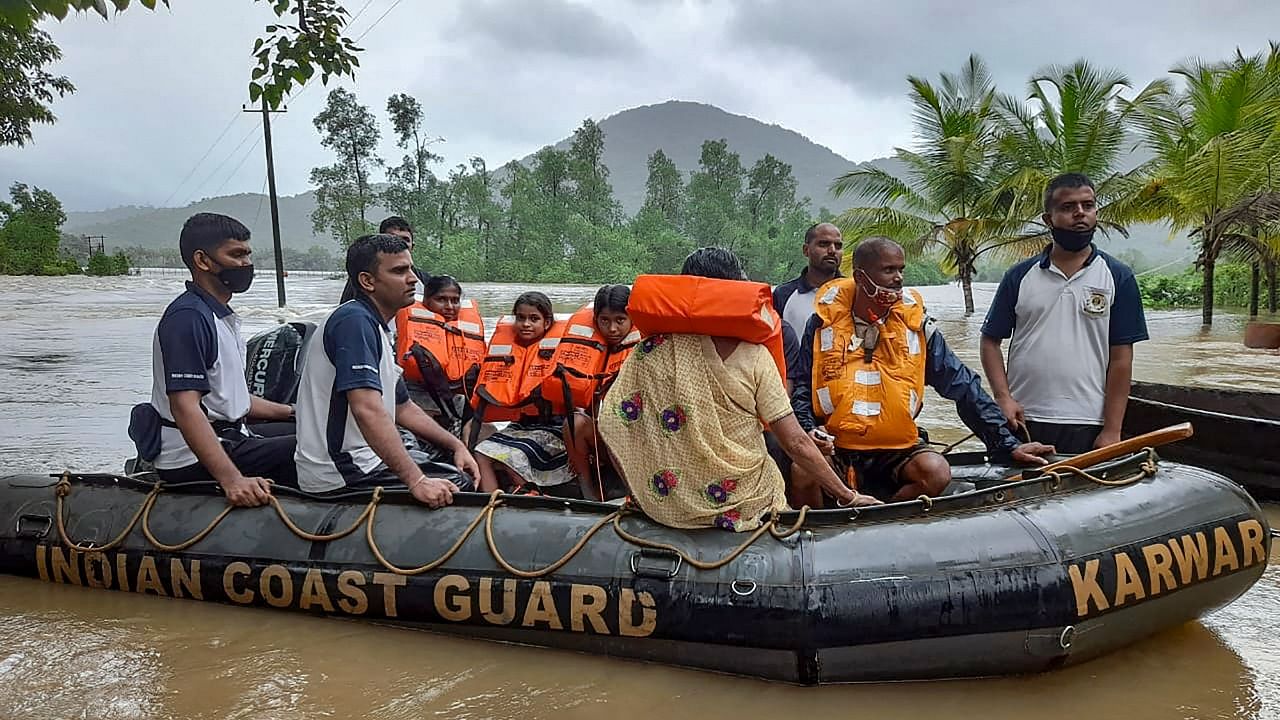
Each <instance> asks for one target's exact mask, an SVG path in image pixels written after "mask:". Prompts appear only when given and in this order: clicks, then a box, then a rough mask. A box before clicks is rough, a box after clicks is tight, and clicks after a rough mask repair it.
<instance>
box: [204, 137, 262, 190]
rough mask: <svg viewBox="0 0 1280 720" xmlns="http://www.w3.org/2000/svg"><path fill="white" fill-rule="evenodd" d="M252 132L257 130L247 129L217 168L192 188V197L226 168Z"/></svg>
mask: <svg viewBox="0 0 1280 720" xmlns="http://www.w3.org/2000/svg"><path fill="white" fill-rule="evenodd" d="M254 130H257V128H254V127H251V128H249V132H247V133H245V134H244V137H242V138H240V142H238V143H236V146H235V147H234V148H231V152H229V153H227V156H226V157H224V158H222V162H220V163H218V164H217V166H216V167H214V168H213V170H212V171H211V172H210V173H209V175H208V176H207V177H205V179H204V180H202V181H201V182H200V184H199V185H196V186H195V187H194V188H192V189H191V194H192V195H195V194H196V193H198V192H199V191H200V190H201V189H202V188H204V187H205V186H206V185H208V184H209V181H210V180H212V179H213V178H214V176H215V175H217V174H218V171H219V170H221V169H222V168H223V167H225V166H226V164H227V161H229V160H230V159H231V158H233V157H235V155H236V153H237V152H238V151H239V150H240V148H242V147H244V144H245V143H246V142H249V138H250V137H252V136H253V131H254ZM214 194H217V191H214Z"/></svg>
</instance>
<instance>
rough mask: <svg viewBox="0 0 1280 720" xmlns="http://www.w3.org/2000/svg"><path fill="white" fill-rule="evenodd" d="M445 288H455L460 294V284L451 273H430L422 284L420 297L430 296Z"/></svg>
mask: <svg viewBox="0 0 1280 720" xmlns="http://www.w3.org/2000/svg"><path fill="white" fill-rule="evenodd" d="M447 288H455V289H456V290H457V291H458V294H459V295H461V294H462V286H461V285H459V284H458V281H457V280H454V279H453V276H452V275H432V276H431V277H429V278H427V282H426V284H424V285H423V286H422V297H428V298H429V297H432V296H434V295H436V294H437V293H439V292H441V291H443V290H445V289H447Z"/></svg>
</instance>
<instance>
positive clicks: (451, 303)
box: [422, 275, 462, 320]
mask: <svg viewBox="0 0 1280 720" xmlns="http://www.w3.org/2000/svg"><path fill="white" fill-rule="evenodd" d="M422 304H423V305H426V306H427V309H428V310H430V311H432V312H435V313H439V314H440V315H441V316H442V317H443V318H444V319H445V320H457V319H458V309H459V308H460V307H462V286H461V285H459V284H458V281H457V280H454V279H453V276H451V275H432V276H431V279H430V280H427V283H426V285H424V286H423V287H422Z"/></svg>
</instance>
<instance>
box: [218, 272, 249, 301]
mask: <svg viewBox="0 0 1280 720" xmlns="http://www.w3.org/2000/svg"><path fill="white" fill-rule="evenodd" d="M214 277H216V278H218V282H220V283H222V286H223V287H225V288H226V289H228V290H230V291H231V293H232V294H233V295H234V294H237V293H242V292H244V291H246V290H248V289H249V286H250V285H252V284H253V266H252V265H243V266H241V267H229V268H220V269H219V270H218V272H217V273H215V274H214Z"/></svg>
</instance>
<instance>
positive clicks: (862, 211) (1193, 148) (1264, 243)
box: [832, 43, 1280, 324]
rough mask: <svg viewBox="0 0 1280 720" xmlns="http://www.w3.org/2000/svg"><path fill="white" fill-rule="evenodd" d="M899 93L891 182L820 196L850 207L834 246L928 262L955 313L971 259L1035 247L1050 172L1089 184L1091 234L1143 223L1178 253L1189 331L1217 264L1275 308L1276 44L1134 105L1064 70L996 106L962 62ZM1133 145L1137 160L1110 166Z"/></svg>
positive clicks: (860, 174) (878, 174) (1194, 74)
mask: <svg viewBox="0 0 1280 720" xmlns="http://www.w3.org/2000/svg"><path fill="white" fill-rule="evenodd" d="M907 84H908V87H909V91H908V97H909V98H910V100H911V102H912V105H913V108H914V113H913V124H914V140H915V142H914V144H913V147H911V148H910V149H906V148H898V149H897V150H896V151H895V157H896V158H897V159H898V160H899V161H901V162H902V163H903V164H904V165H905V166H906V167H907V173H906V176H905V177H896V176H893V175H890V174H889V173H886V172H883V171H882V170H879V169H877V168H874V167H866V168H859V169H858V170H855V171H853V172H850V173H848V174H846V175H844V176H842V177H840V178H838V179H837V180H836V181H835V183H834V184H833V186H832V189H833V192H834V193H835V194H836V195H837V196H839V195H850V196H857V197H858V198H859V201H860V202H861V203H862V204H861V205H860V206H858V207H854V208H851V209H849V210H847V211H845V212H844V213H843V214H841V215H840V216H839V218H838V219H837V221H836V222H837V224H839V225H841V227H842V228H843V229H844V230H845V234H846V237H848V236H853V237H861V236H864V235H869V234H879V235H888V236H889V237H892V238H894V239H895V240H897V241H898V242H900V243H902V244H903V245H904V246H906V247H907V248H908V250H911V251H915V252H926V253H935V254H936V255H937V256H938V257H940V258H941V259H942V261H943V263H944V265H945V266H946V267H947V268H948V269H949V270H951V271H954V272H955V274H956V276H957V277H958V279H959V280H960V282H961V284H962V285H963V286H964V291H965V306H966V310H967V311H968V312H970V313H972V312H973V297H972V292H971V289H970V284H971V282H972V280H973V279H974V275H975V272H976V270H977V266H978V263H979V261H980V260H981V259H982V258H983V257H984V256H999V255H1002V256H1005V257H1025V256H1027V255H1029V254H1031V253H1034V252H1037V251H1038V250H1039V249H1040V248H1042V247H1043V246H1044V244H1045V243H1047V242H1048V228H1047V227H1045V226H1044V225H1043V223H1042V222H1041V220H1040V215H1041V213H1042V212H1043V206H1042V195H1043V192H1044V188H1045V186H1046V184H1047V182H1048V180H1049V179H1050V178H1052V177H1053V176H1055V175H1057V174H1059V173H1064V172H1080V173H1084V174H1086V175H1088V176H1090V177H1091V178H1092V179H1093V180H1094V182H1095V183H1096V184H1097V195H1098V202H1099V212H1098V218H1099V229H1100V230H1101V231H1102V232H1104V233H1119V234H1127V227H1128V226H1130V225H1132V224H1134V223H1140V222H1154V223H1163V224H1165V225H1166V226H1168V227H1169V228H1170V230H1171V231H1172V232H1173V233H1178V234H1182V233H1186V234H1188V235H1189V236H1190V237H1191V238H1192V239H1193V241H1194V243H1195V246H1196V248H1197V250H1198V255H1197V258H1196V261H1195V267H1196V268H1197V269H1198V270H1199V272H1200V275H1201V277H1200V282H1199V283H1198V290H1199V292H1200V304H1201V306H1202V308H1203V319H1204V323H1205V324H1209V323H1211V322H1212V320H1213V305H1214V298H1215V296H1216V295H1217V293H1216V292H1215V284H1214V280H1215V269H1216V267H1217V265H1218V263H1219V261H1220V260H1227V261H1235V262H1243V263H1246V264H1249V265H1252V266H1253V271H1252V288H1253V292H1252V298H1251V299H1252V301H1253V304H1254V305H1255V306H1256V304H1257V297H1258V290H1257V288H1258V286H1259V276H1260V275H1265V276H1266V277H1267V281H1268V284H1269V286H1270V288H1271V290H1270V292H1269V295H1270V297H1271V298H1274V297H1275V290H1274V288H1275V284H1276V279H1275V278H1276V266H1277V263H1278V262H1280V192H1278V191H1277V189H1276V182H1277V180H1280V177H1277V176H1278V175H1280V44H1276V43H1272V44H1271V45H1270V46H1269V48H1268V49H1267V50H1266V51H1263V52H1261V53H1258V54H1255V55H1245V54H1243V53H1241V52H1237V54H1236V55H1235V56H1234V57H1232V58H1229V59H1227V60H1224V61H1203V60H1191V61H1188V62H1186V63H1183V64H1180V65H1177V66H1175V67H1174V68H1172V69H1171V70H1170V77H1168V78H1160V79H1157V80H1155V81H1153V82H1151V83H1149V84H1148V85H1146V86H1145V87H1143V88H1141V89H1139V90H1137V91H1136V92H1135V91H1133V90H1132V83H1131V82H1130V80H1129V79H1128V78H1127V77H1126V76H1125V75H1124V74H1122V73H1120V72H1119V71H1117V70H1113V69H1108V68H1101V67H1097V66H1095V65H1093V64H1091V63H1089V62H1087V61H1085V60H1080V61H1077V62H1075V63H1073V64H1071V65H1067V66H1051V67H1048V68H1045V69H1043V70H1040V71H1038V72H1037V73H1035V74H1034V75H1033V76H1032V77H1031V78H1030V79H1029V80H1028V82H1027V86H1026V89H1025V93H1024V94H1021V95H1010V94H1005V93H1001V92H999V91H998V90H997V89H996V87H995V84H994V82H993V80H992V78H991V75H990V73H989V72H988V70H987V67H986V65H985V64H984V63H983V61H982V60H981V58H979V57H978V56H976V55H974V56H971V57H970V58H969V60H968V61H967V62H966V63H965V65H964V67H963V68H962V69H961V70H960V72H959V73H955V74H951V73H943V74H941V75H940V76H939V79H938V81H937V82H931V81H929V80H926V79H923V78H919V77H914V76H913V77H909V78H908V79H907ZM1135 147H1139V148H1141V149H1144V150H1145V151H1146V152H1147V153H1148V155H1149V157H1150V159H1149V160H1147V161H1146V162H1141V163H1138V164H1137V166H1136V167H1126V161H1127V160H1128V159H1129V156H1130V151H1131V150H1133V149H1134V148H1135ZM1271 310H1272V312H1274V311H1275V307H1274V305H1272V306H1271Z"/></svg>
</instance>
